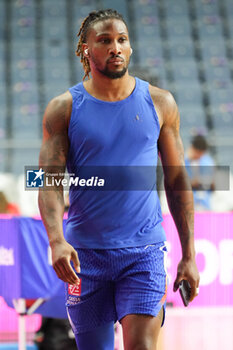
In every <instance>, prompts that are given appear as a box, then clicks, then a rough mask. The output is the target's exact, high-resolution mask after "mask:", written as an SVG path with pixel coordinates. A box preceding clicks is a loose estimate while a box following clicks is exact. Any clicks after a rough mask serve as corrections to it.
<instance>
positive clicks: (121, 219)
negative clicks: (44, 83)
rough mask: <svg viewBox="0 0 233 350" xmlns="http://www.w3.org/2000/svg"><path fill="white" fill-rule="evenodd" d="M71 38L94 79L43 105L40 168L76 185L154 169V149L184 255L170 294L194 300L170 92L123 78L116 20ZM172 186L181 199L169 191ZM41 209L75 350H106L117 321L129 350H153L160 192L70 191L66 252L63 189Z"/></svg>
mask: <svg viewBox="0 0 233 350" xmlns="http://www.w3.org/2000/svg"><path fill="white" fill-rule="evenodd" d="M78 36H80V39H79V43H78V46H77V51H76V53H77V55H78V56H81V62H82V63H83V66H84V70H85V76H84V78H85V77H86V76H88V77H89V73H91V76H92V78H91V79H89V80H87V81H85V82H84V83H80V84H77V85H76V86H74V87H73V88H71V89H70V90H69V91H68V92H65V93H64V94H62V95H61V96H58V97H56V98H55V99H53V100H52V101H51V102H50V103H49V105H48V107H47V109H46V111H45V115H44V121H43V130H44V136H43V144H42V148H41V153H40V166H41V167H44V166H48V165H49V166H50V165H51V166H58V167H60V169H61V170H63V171H64V170H65V167H66V165H67V168H68V171H69V173H74V174H75V175H76V176H77V175H78V171H79V169H80V168H82V167H85V166H97V167H98V166H106V167H111V166H121V167H122V166H127V167H129V166H156V164H157V153H158V149H159V152H160V155H161V159H162V163H163V166H164V175H165V187H166V192H167V198H168V201H169V205H170V210H171V213H172V215H173V218H174V220H175V223H176V226H177V229H178V232H179V236H180V241H181V246H182V254H183V255H182V260H181V261H180V263H179V265H178V272H177V278H176V280H175V283H174V290H175V291H176V290H177V289H178V286H179V283H180V281H181V280H182V279H185V280H188V281H189V283H190V285H191V297H190V300H193V298H194V297H195V296H196V295H197V290H198V289H197V288H198V285H199V274H198V271H197V267H196V263H195V250H194V237H193V197H192V191H191V187H190V185H189V183H188V181H187V174H186V172H185V167H184V157H183V147H182V143H181V139H180V136H179V114H178V110H177V106H176V103H175V101H174V99H173V97H172V96H171V94H170V93H169V92H167V91H164V90H161V89H159V88H157V87H153V86H150V85H149V84H148V83H146V82H144V81H142V80H139V79H137V78H134V77H132V76H130V75H129V73H128V64H129V61H130V56H131V54H132V49H131V46H130V41H129V34H128V29H127V25H126V23H125V21H124V20H123V18H122V16H121V15H120V14H119V13H117V12H116V11H114V10H103V11H102V10H101V11H98V12H95V11H94V12H91V13H90V14H89V15H88V16H87V17H86V18H85V20H84V21H83V23H82V25H81V28H80V31H79V34H78ZM47 169H51V170H52V167H47ZM176 186H178V187H176ZM179 186H182V187H183V188H182V191H178V190H175V189H176V188H179ZM39 206H40V211H41V215H42V218H43V221H44V224H45V227H46V229H47V233H48V237H49V242H50V246H51V249H52V260H53V267H54V269H55V271H56V273H57V275H58V277H59V278H61V279H62V280H63V281H64V282H66V283H67V285H66V294H67V304H66V305H67V310H68V316H69V319H70V322H71V325H72V328H73V330H74V333H75V336H76V341H77V345H78V349H79V350H88V349H92V350H93V349H98V350H102V349H113V347H114V345H113V342H114V340H113V335H114V334H113V324H114V321H116V320H117V319H118V320H120V322H121V324H122V327H123V338H124V346H125V349H126V350H136V349H151V350H152V349H153V350H154V349H156V344H157V339H158V334H159V330H160V327H161V325H162V323H163V319H164V310H165V299H166V272H165V270H164V251H165V250H166V248H165V245H164V240H165V235H164V231H163V228H162V226H161V221H162V217H161V211H160V205H159V201H158V196H157V192H156V191H154V190H153V189H152V190H147V191H146V190H144V191H132V190H131V191H130V190H129V191H127V190H126V191H111V190H110V191H98V190H96V191H85V190H84V191H77V190H76V191H75V188H74V186H72V187H71V189H70V209H69V218H68V222H67V227H66V238H67V241H68V242H67V241H66V240H65V239H64V236H63V226H62V218H63V212H64V200H63V193H62V189H61V188H60V189H59V191H58V190H54V191H50V192H46V191H41V192H40V195H39ZM71 262H72V264H73V266H74V269H75V270H76V273H75V271H74V269H73V268H72V265H71Z"/></svg>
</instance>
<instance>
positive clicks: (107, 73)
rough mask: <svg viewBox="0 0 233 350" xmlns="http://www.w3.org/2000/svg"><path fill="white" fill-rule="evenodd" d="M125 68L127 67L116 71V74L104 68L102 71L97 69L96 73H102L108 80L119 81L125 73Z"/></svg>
mask: <svg viewBox="0 0 233 350" xmlns="http://www.w3.org/2000/svg"><path fill="white" fill-rule="evenodd" d="M127 68H128V67H124V68H123V69H122V70H120V71H118V72H114V71H111V70H109V69H108V67H106V68H104V69H98V67H97V69H98V71H99V72H100V73H102V74H103V75H105V77H108V78H110V79H119V78H122V77H123V76H124V75H125V73H126V72H127Z"/></svg>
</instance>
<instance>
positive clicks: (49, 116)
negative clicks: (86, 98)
mask: <svg viewBox="0 0 233 350" xmlns="http://www.w3.org/2000/svg"><path fill="white" fill-rule="evenodd" d="M71 111H72V96H71V94H70V92H69V91H66V92H65V93H63V94H61V95H59V96H56V97H54V98H53V99H52V100H51V101H50V102H49V103H48V105H47V108H46V110H45V113H44V119H43V127H44V128H45V129H46V130H47V132H48V133H49V134H52V133H53V132H54V131H57V130H59V129H61V128H62V129H63V130H64V127H65V128H67V127H68V126H69V120H70V116H71Z"/></svg>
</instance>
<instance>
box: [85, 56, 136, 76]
mask: <svg viewBox="0 0 233 350" xmlns="http://www.w3.org/2000/svg"><path fill="white" fill-rule="evenodd" d="M91 59H92V62H93V63H94V65H95V68H96V70H97V71H98V72H99V73H101V74H103V75H104V76H105V77H107V78H109V79H119V78H122V77H123V76H124V75H125V73H126V72H127V70H128V66H129V61H130V60H129V61H128V62H127V64H126V66H125V67H123V68H122V70H120V71H111V70H109V69H108V65H107V64H106V66H105V68H104V69H100V68H99V67H98V66H99V65H98V62H97V61H96V59H95V57H93V56H92V55H91Z"/></svg>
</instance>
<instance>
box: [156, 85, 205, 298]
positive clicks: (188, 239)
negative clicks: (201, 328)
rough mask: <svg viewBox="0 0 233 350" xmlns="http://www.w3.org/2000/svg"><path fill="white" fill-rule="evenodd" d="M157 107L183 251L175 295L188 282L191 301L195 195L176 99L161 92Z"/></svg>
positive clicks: (162, 152)
mask: <svg viewBox="0 0 233 350" xmlns="http://www.w3.org/2000/svg"><path fill="white" fill-rule="evenodd" d="M156 103H157V106H158V111H159V113H160V119H161V131H160V137H159V140H158V147H159V152H160V156H161V161H162V165H163V170H164V185H165V190H166V196H167V201H168V205H169V209H170V211H171V214H172V217H173V219H174V222H175V224H176V227H177V231H178V234H179V238H180V242H181V247H182V259H181V261H180V263H179V265H178V271H177V277H176V280H175V283H174V291H176V290H177V288H178V286H179V283H180V281H181V280H182V279H187V280H188V281H189V283H190V285H191V300H192V299H193V298H194V297H195V295H196V288H197V287H198V285H199V274H198V270H197V266H196V262H195V248H194V206H193V194H192V188H191V184H190V181H189V178H188V175H187V172H186V169H185V164H184V151H183V144H182V141H181V138H180V134H179V124H180V118H179V112H178V108H177V105H176V103H175V101H174V98H173V97H172V95H171V94H170V93H169V92H167V91H163V90H161V93H160V97H159V98H158V96H157V102H156Z"/></svg>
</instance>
